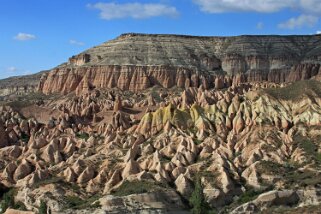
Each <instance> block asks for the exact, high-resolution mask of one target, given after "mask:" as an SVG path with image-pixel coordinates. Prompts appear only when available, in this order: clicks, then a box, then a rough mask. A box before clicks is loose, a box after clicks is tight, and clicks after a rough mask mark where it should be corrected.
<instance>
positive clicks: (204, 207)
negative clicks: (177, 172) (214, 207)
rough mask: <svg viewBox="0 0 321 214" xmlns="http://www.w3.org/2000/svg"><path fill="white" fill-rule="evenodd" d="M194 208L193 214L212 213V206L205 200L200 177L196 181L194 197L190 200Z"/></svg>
mask: <svg viewBox="0 0 321 214" xmlns="http://www.w3.org/2000/svg"><path fill="white" fill-rule="evenodd" d="M189 203H190V205H191V206H192V213H193V214H205V213H209V212H210V206H209V205H208V204H207V202H206V200H205V196H204V193H203V187H202V182H201V178H200V177H199V176H197V177H196V179H195V187H194V191H193V193H192V196H191V197H190V199H189Z"/></svg>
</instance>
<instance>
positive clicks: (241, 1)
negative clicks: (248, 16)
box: [194, 0, 297, 13]
mask: <svg viewBox="0 0 321 214" xmlns="http://www.w3.org/2000/svg"><path fill="white" fill-rule="evenodd" d="M194 2H195V3H196V4H198V5H199V6H200V8H201V10H202V11H204V12H208V13H224V12H260V13H273V12H278V11H280V10H282V9H285V8H292V7H295V6H296V4H297V0H194Z"/></svg>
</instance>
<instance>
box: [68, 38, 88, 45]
mask: <svg viewBox="0 0 321 214" xmlns="http://www.w3.org/2000/svg"><path fill="white" fill-rule="evenodd" d="M69 44H71V45H78V46H83V45H85V43H83V42H79V41H77V40H74V39H71V40H69Z"/></svg>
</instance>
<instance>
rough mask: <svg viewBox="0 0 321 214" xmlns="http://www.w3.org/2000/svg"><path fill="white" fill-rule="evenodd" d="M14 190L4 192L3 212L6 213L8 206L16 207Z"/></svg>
mask: <svg viewBox="0 0 321 214" xmlns="http://www.w3.org/2000/svg"><path fill="white" fill-rule="evenodd" d="M14 205H15V203H14V190H13V189H11V190H9V191H8V192H6V193H4V194H3V197H2V201H1V204H0V208H1V213H4V212H5V211H6V210H7V209H8V208H14Z"/></svg>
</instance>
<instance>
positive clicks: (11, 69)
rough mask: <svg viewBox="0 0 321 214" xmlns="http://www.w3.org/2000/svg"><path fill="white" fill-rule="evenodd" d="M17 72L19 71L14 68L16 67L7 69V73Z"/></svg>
mask: <svg viewBox="0 0 321 214" xmlns="http://www.w3.org/2000/svg"><path fill="white" fill-rule="evenodd" d="M17 70H18V69H17V68H16V67H14V66H11V67H8V68H7V71H9V72H16V71H17Z"/></svg>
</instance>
